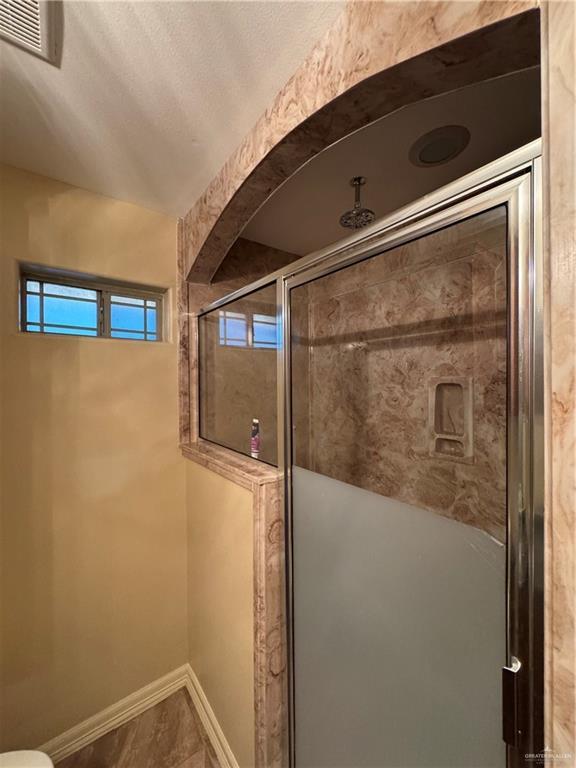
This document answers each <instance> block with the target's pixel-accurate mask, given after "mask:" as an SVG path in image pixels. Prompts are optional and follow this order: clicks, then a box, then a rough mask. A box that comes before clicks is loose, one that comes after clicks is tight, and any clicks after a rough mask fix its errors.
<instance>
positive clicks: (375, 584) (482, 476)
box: [289, 205, 508, 768]
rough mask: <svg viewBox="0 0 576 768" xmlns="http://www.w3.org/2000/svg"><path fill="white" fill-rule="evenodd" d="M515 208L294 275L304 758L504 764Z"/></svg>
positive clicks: (297, 702)
mask: <svg viewBox="0 0 576 768" xmlns="http://www.w3.org/2000/svg"><path fill="white" fill-rule="evenodd" d="M507 242H508V231H507V209H506V206H505V205H500V206H498V207H495V208H492V209H490V210H485V211H484V212H482V213H480V214H478V215H474V216H470V217H469V218H464V219H462V220H460V221H458V222H457V223H455V224H452V225H451V226H446V227H444V228H442V229H439V230H437V231H433V232H431V233H430V234H426V235H425V236H421V237H419V238H417V239H413V240H411V241H410V242H405V243H403V244H402V245H398V246H396V247H394V248H392V249H391V250H387V251H385V252H382V253H380V254H378V255H376V256H371V257H370V258H367V259H365V260H363V261H359V262H356V263H354V264H352V265H351V266H346V267H343V268H340V269H338V270H335V271H334V270H333V271H331V272H329V273H327V274H323V275H322V276H320V277H316V278H315V279H310V280H308V281H307V282H302V281H300V284H298V285H296V286H295V287H292V288H291V290H290V293H289V300H290V316H291V331H290V333H291V336H290V342H291V348H290V365H291V422H292V423H291V428H292V440H291V444H292V457H291V549H292V565H291V579H292V590H291V593H292V621H291V627H292V658H293V675H292V677H293V680H292V691H293V709H292V711H293V755H294V763H295V766H296V768H322V767H325V768H339V767H341V768H368V767H369V766H370V768H408V767H409V766H410V767H411V768H416V767H420V766H422V768H424V767H425V768H503V767H504V766H505V765H506V748H505V744H504V742H503V740H502V704H501V669H502V666H503V665H505V664H506V662H507V655H506V553H507V540H506V536H507V534H506V530H507V464H506V462H507V358H508V349H507V337H508V332H507V327H508V325H507V270H508V266H507V261H508V260H507Z"/></svg>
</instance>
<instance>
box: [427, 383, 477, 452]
mask: <svg viewBox="0 0 576 768" xmlns="http://www.w3.org/2000/svg"><path fill="white" fill-rule="evenodd" d="M428 428H429V433H430V454H431V455H432V456H434V455H435V456H445V457H446V458H449V459H456V460H460V461H471V460H472V457H473V455H474V440H473V429H474V403H473V379H472V378H462V377H460V378H458V377H452V378H439V379H437V378H436V379H432V380H431V381H430V382H429V384H428Z"/></svg>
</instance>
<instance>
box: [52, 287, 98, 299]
mask: <svg viewBox="0 0 576 768" xmlns="http://www.w3.org/2000/svg"><path fill="white" fill-rule="evenodd" d="M44 293H48V294H53V295H56V296H70V297H71V298H76V299H88V300H89V301H96V298H97V293H96V291H91V290H89V289H87V288H76V287H74V286H72V285H58V284H56V283H44Z"/></svg>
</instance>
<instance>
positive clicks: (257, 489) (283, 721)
mask: <svg viewBox="0 0 576 768" xmlns="http://www.w3.org/2000/svg"><path fill="white" fill-rule="evenodd" d="M181 451H182V455H183V456H184V457H185V458H187V459H189V460H191V461H194V462H195V463H196V464H199V465H201V466H203V467H205V468H206V469H208V470H210V471H212V472H215V473H216V474H218V475H220V476H221V477H223V478H225V479H226V480H230V481H231V482H233V483H236V484H237V485H240V486H242V487H243V488H246V489H247V490H249V491H251V493H252V509H253V536H254V538H253V542H254V543H253V553H254V554H253V558H254V561H253V562H254V592H253V596H254V603H253V604H254V740H255V768H285V766H286V765H287V755H288V703H287V702H288V681H287V644H286V612H285V604H286V599H285V595H286V592H285V581H284V562H285V561H284V541H285V539H284V473H283V472H282V471H281V470H279V469H277V468H275V467H271V466H268V465H266V464H263V463H262V462H260V461H257V460H255V459H252V458H249V457H248V456H242V455H241V454H239V453H236V452H235V451H231V450H229V449H228V448H223V447H221V446H219V445H215V444H213V443H210V442H208V441H206V440H202V439H201V438H200V439H199V440H197V441H196V442H193V443H188V444H183V445H181Z"/></svg>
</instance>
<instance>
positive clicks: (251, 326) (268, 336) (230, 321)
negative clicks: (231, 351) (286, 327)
mask: <svg viewBox="0 0 576 768" xmlns="http://www.w3.org/2000/svg"><path fill="white" fill-rule="evenodd" d="M218 320H219V336H220V345H221V346H225V347H256V348H258V349H277V347H278V343H277V339H276V318H275V317H274V315H258V314H254V315H252V314H245V313H244V312H232V311H230V310H228V309H221V310H220V312H219V315H218Z"/></svg>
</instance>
